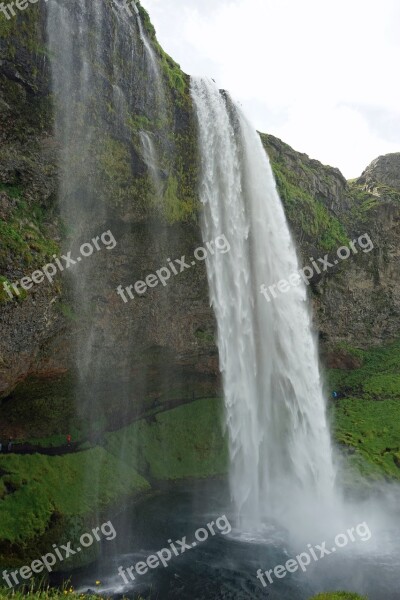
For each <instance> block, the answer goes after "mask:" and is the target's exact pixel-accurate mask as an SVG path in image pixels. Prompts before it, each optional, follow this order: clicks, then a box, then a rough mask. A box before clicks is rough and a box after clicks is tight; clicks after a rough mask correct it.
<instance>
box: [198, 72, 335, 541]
mask: <svg viewBox="0 0 400 600" xmlns="http://www.w3.org/2000/svg"><path fill="white" fill-rule="evenodd" d="M192 97H193V100H194V104H195V109H196V113H197V118H198V127H199V138H200V153H201V167H202V175H201V184H200V196H201V200H202V202H203V204H204V214H203V225H202V228H203V238H204V240H212V239H215V238H216V237H217V236H218V235H222V234H224V235H225V236H226V237H227V239H228V241H229V243H230V245H231V250H230V252H229V253H227V254H224V255H222V254H218V253H215V254H214V255H210V256H209V258H208V262H207V271H208V279H209V287H210V298H211V304H212V306H213V309H214V312H215V316H216V321H217V329H218V348H219V356H220V369H221V372H222V376H223V387H224V398H225V413H226V425H227V430H228V433H229V444H230V488H231V495H232V498H233V501H234V505H235V508H236V511H237V516H238V524H239V526H240V527H241V528H244V529H252V530H254V529H259V528H260V527H261V524H262V523H263V521H264V520H265V519H266V518H267V517H269V516H273V517H277V518H279V519H281V521H283V522H285V523H286V524H287V523H288V518H289V517H288V515H289V513H290V514H292V515H293V519H296V518H299V517H300V516H301V517H303V515H304V514H305V512H307V511H308V513H309V516H310V518H312V516H313V515H314V516H315V513H314V510H315V509H316V507H318V506H331V504H332V502H333V493H334V475H335V473H334V467H333V460H332V450H331V441H330V434H329V429H328V425H327V418H326V412H325V401H324V396H323V391H322V382H321V375H320V372H319V363H318V351H317V344H316V341H315V339H314V335H313V333H312V322H311V316H310V307H309V303H308V301H307V294H306V286H305V285H304V284H303V283H301V284H300V285H298V286H297V287H293V288H292V289H291V290H290V291H289V292H287V293H285V294H281V295H280V296H279V297H277V298H276V299H275V300H274V301H272V302H271V301H270V302H268V301H267V300H266V299H265V297H264V296H263V295H262V294H261V293H260V286H261V284H262V283H266V285H267V286H268V285H272V284H274V283H278V282H279V281H280V280H281V279H288V278H289V276H290V275H292V274H293V273H296V272H297V271H298V270H299V264H298V260H297V256H296V250H295V246H294V243H293V240H292V238H291V235H290V232H289V229H288V225H287V222H286V219H285V214H284V211H283V207H282V204H281V201H280V198H279V196H278V193H277V190H276V185H275V181H274V177H273V174H272V170H271V167H270V164H269V161H268V157H267V155H266V153H265V151H264V149H263V146H262V144H261V140H260V138H259V136H258V134H257V133H256V131H255V130H254V129H253V128H252V126H251V125H250V124H249V122H248V121H247V119H246V118H245V116H244V115H243V113H242V111H241V110H240V109H239V108H238V106H236V105H235V104H234V103H233V102H232V100H231V99H230V98H229V96H228V95H227V94H226V93H225V92H219V90H218V89H217V88H216V87H215V86H214V84H213V83H212V82H211V81H209V80H205V79H196V78H195V79H192Z"/></svg>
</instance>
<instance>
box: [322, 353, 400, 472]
mask: <svg viewBox="0 0 400 600" xmlns="http://www.w3.org/2000/svg"><path fill="white" fill-rule="evenodd" d="M345 349H346V351H347V352H349V353H350V354H353V355H354V356H356V357H357V358H358V359H359V360H361V362H362V364H361V366H360V368H358V369H354V370H341V369H331V370H330V371H329V372H328V381H329V388H330V389H331V390H333V389H335V390H337V391H339V392H341V393H342V394H343V395H344V396H345V397H344V398H341V399H340V400H338V401H336V402H334V403H331V404H330V407H329V408H330V415H331V418H332V425H333V433H334V436H335V439H336V440H337V441H338V442H339V443H340V444H343V445H345V446H346V447H348V448H351V449H352V450H351V455H350V457H349V462H350V464H353V465H355V466H356V467H357V469H358V470H359V471H360V472H361V473H362V474H363V475H366V476H369V477H372V478H378V477H382V476H386V477H387V478H396V479H400V341H397V342H395V343H393V344H390V345H389V346H386V347H381V348H372V349H370V350H361V349H355V348H349V347H346V348H345ZM342 350H343V345H342Z"/></svg>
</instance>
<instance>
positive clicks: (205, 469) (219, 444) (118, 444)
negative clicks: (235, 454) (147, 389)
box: [106, 399, 228, 479]
mask: <svg viewBox="0 0 400 600" xmlns="http://www.w3.org/2000/svg"><path fill="white" fill-rule="evenodd" d="M221 410H222V407H221V402H220V400H218V399H206V400H197V401H195V402H192V403H190V404H186V405H184V406H180V407H179V408H175V409H173V410H170V411H167V412H163V413H160V414H158V415H156V416H154V417H153V418H149V419H147V420H141V421H139V422H137V423H134V424H132V425H130V426H129V427H127V428H125V429H123V430H121V431H119V432H115V433H110V434H108V435H107V446H106V447H107V450H108V451H109V452H111V453H112V454H115V455H120V453H121V448H123V449H124V452H123V456H124V460H125V461H126V462H127V464H128V465H130V466H132V467H133V468H135V469H137V470H138V471H140V472H142V473H146V474H148V475H149V476H151V477H152V478H156V479H180V478H184V477H208V476H211V475H219V474H222V473H225V472H226V469H227V464H228V455H227V443H226V440H225V438H224V437H223V435H222V429H221Z"/></svg>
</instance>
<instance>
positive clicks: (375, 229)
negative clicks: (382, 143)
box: [261, 135, 400, 349]
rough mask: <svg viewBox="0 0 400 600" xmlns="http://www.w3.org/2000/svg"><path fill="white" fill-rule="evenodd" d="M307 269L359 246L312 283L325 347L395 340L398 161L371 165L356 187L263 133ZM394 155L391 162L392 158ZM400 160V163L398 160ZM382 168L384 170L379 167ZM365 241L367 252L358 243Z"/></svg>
mask: <svg viewBox="0 0 400 600" xmlns="http://www.w3.org/2000/svg"><path fill="white" fill-rule="evenodd" d="M261 137H262V141H263V143H264V146H265V148H266V150H267V152H268V153H269V156H270V160H271V164H272V168H273V170H274V173H275V176H276V181H277V186H278V189H279V191H280V194H281V197H282V200H283V203H284V206H285V209H286V214H287V217H288V220H289V223H290V226H291V229H292V231H293V234H294V237H295V239H296V241H297V244H298V248H299V251H300V255H301V262H302V264H303V265H304V266H305V265H309V266H312V263H311V259H315V260H317V262H318V258H321V259H322V258H323V257H324V256H325V255H326V254H328V255H329V262H330V263H331V264H332V263H334V261H335V259H337V254H336V252H337V249H338V248H340V247H341V246H349V242H350V241H352V240H355V246H356V248H357V254H355V253H353V252H351V255H350V257H349V258H348V259H347V260H343V261H342V260H339V261H338V264H337V265H335V266H333V267H332V268H328V270H326V271H324V270H323V267H322V264H319V266H320V267H321V269H322V271H323V272H322V273H321V274H318V273H317V272H316V271H315V269H313V270H314V276H313V277H312V279H311V285H310V287H311V291H312V299H313V303H314V312H315V318H316V319H315V320H316V327H317V329H318V330H319V332H320V335H321V339H322V341H323V342H324V345H325V347H326V348H328V349H329V348H332V347H334V346H335V345H336V344H337V343H338V342H343V341H347V342H348V343H350V344H352V345H361V346H364V347H369V346H372V345H377V344H381V343H384V342H386V341H389V340H394V339H396V337H398V331H399V315H400V291H399V275H400V273H399V257H400V250H399V247H400V229H399V221H400V186H399V187H397V188H396V187H389V186H388V185H387V183H388V182H389V181H390V182H391V183H392V184H393V185H399V184H398V175H397V174H398V160H399V159H398V155H389V156H388V157H382V158H381V159H378V160H377V161H374V163H372V165H371V166H370V167H369V168H368V169H367V171H365V172H364V174H363V176H362V177H361V178H360V179H359V180H356V181H353V182H347V181H346V180H345V179H344V177H343V176H342V174H341V173H340V171H338V170H337V169H333V168H332V167H327V166H324V165H322V164H321V163H319V162H318V161H316V160H311V159H310V158H309V157H308V156H307V155H305V154H300V153H298V152H295V151H294V150H293V149H292V148H290V147H289V146H287V145H286V144H284V143H283V142H281V141H280V140H278V139H276V138H274V137H273V136H270V135H262V136H261ZM390 157H393V158H390ZM396 157H397V158H396ZM382 164H384V167H381V165H382ZM363 234H368V235H369V238H370V239H371V241H372V244H373V246H374V247H373V249H372V250H370V251H369V248H370V246H369V244H368V239H363V240H362V243H363V244H364V246H365V249H366V250H368V251H367V252H364V251H363V249H362V248H361V247H360V244H359V243H358V242H357V240H358V238H359V237H360V236H362V235H363Z"/></svg>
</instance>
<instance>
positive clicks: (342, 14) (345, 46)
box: [142, 0, 400, 178]
mask: <svg viewBox="0 0 400 600" xmlns="http://www.w3.org/2000/svg"><path fill="white" fill-rule="evenodd" d="M142 4H143V6H144V7H145V8H146V9H147V10H148V12H149V13H150V16H151V19H152V22H153V24H154V26H155V28H156V30H157V35H158V39H159V41H160V43H161V44H162V45H163V47H164V49H165V50H166V51H167V52H168V53H169V54H170V55H171V56H172V57H173V58H174V59H175V60H176V61H177V62H178V63H179V64H180V65H181V67H182V69H183V70H184V71H186V72H187V73H189V74H191V75H207V76H210V77H212V78H214V79H215V80H216V82H217V84H218V86H219V87H221V88H225V89H227V90H229V91H230V93H231V95H232V96H233V98H234V99H235V100H237V101H239V102H240V103H241V104H242V106H243V108H244V110H245V112H246V113H247V115H248V116H249V117H250V119H251V120H252V121H253V123H254V126H255V127H256V128H257V129H258V130H260V131H263V132H266V133H272V134H273V135H276V136H278V137H280V138H281V139H283V140H284V141H285V142H287V143H288V144H290V145H291V146H293V147H294V148H295V149H296V150H299V151H302V152H306V153H307V154H309V155H310V156H311V157H312V158H317V159H318V160H320V161H322V162H324V163H326V164H330V165H332V166H334V167H339V169H340V170H341V171H342V172H343V173H344V175H345V176H346V177H347V178H352V177H357V176H358V175H360V174H361V172H362V170H363V169H364V168H365V167H366V166H367V165H368V164H369V163H370V162H371V160H373V159H374V158H376V157H377V156H379V155H381V154H386V153H388V152H400V83H399V74H400V2H399V0H380V1H379V2H376V1H372V0H335V1H332V0H331V1H328V0H142Z"/></svg>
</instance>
